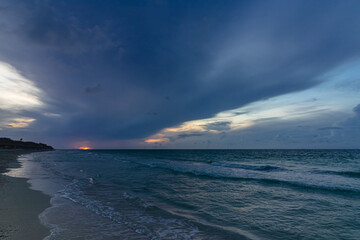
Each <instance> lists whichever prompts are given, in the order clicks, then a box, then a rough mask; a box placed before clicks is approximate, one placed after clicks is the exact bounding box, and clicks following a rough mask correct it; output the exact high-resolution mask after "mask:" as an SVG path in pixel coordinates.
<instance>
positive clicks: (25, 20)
mask: <svg viewBox="0 0 360 240" xmlns="http://www.w3.org/2000/svg"><path fill="white" fill-rule="evenodd" d="M358 10H360V3H357V2H343V1H333V2H304V1H291V2H289V1H272V2H267V1H253V2H241V1H226V2H224V1H211V3H210V2H204V1H186V2H184V1H154V2H151V1H102V2H101V1H100V2H99V1H86V4H85V3H84V2H83V1H74V2H70V1H20V0H18V1H13V0H11V1H10V0H8V1H6V0H5V1H2V2H1V3H0V43H1V44H0V53H1V55H0V61H2V62H5V63H7V64H9V65H11V66H12V67H13V68H14V69H16V70H17V71H19V72H20V73H21V74H22V75H23V76H24V77H25V78H27V79H30V80H31V81H32V82H33V83H34V84H35V85H36V86H37V87H38V88H39V89H41V91H43V92H44V93H46V96H47V97H45V98H44V99H42V102H43V104H44V105H46V107H47V108H46V109H42V110H41V111H40V112H39V111H34V110H31V109H27V112H22V113H21V116H22V117H29V118H34V119H36V121H34V122H33V123H31V125H30V127H29V128H27V129H26V130H25V129H24V131H25V132H21V134H24V133H26V134H27V135H29V136H33V137H36V138H40V139H41V138H49V137H46V136H52V137H53V139H51V141H53V144H55V145H57V146H60V147H64V146H67V145H66V144H64V142H70V141H75V140H84V141H85V140H93V141H125V140H131V139H142V138H145V137H148V136H150V135H152V134H155V133H157V132H159V131H160V130H161V129H164V128H169V127H172V126H177V125H179V124H181V123H183V122H185V121H190V120H195V119H203V118H209V117H212V116H214V115H215V114H217V113H219V112H221V111H224V110H229V109H234V108H238V107H241V106H244V105H245V104H248V103H251V102H254V101H258V100H262V99H268V98H271V97H274V96H278V95H281V94H286V93H291V92H296V91H301V90H304V89H308V88H311V87H313V86H316V85H318V84H319V83H320V82H321V81H322V80H323V79H321V78H320V76H322V75H323V74H324V73H327V72H329V71H331V70H332V69H334V68H336V67H337V66H338V65H341V64H343V63H344V62H346V61H348V60H351V59H353V58H356V57H358V56H359V54H360V48H358V43H359V42H360V32H359V31H358V29H360V16H359V14H358V12H359V11H358ZM29 89H30V88H29ZM314 97H316V96H314ZM1 101H2V102H1V104H4V101H5V100H1ZM2 110H4V108H2ZM18 114H19V113H18ZM207 128H209V129H210V128H211V129H213V130H216V131H223V130H228V128H229V126H228V124H227V123H226V121H224V122H222V123H221V122H220V123H214V124H213V125H208V126H207ZM3 134H10V135H11V134H13V135H14V136H17V135H18V134H20V133H18V132H17V133H15V132H11V131H10V130H9V129H8V130H6V131H4V130H3ZM183 134H185V133H183ZM189 134H198V133H189ZM193 136H194V137H196V135H193ZM179 138H182V139H189V138H190V136H189V135H179ZM55 139H57V140H55ZM259 146H260V147H261V145H259ZM119 147H121V146H119Z"/></svg>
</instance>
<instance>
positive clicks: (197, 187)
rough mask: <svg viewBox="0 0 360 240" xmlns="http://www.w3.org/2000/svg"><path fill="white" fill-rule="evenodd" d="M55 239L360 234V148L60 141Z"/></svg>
mask: <svg viewBox="0 0 360 240" xmlns="http://www.w3.org/2000/svg"><path fill="white" fill-rule="evenodd" d="M21 161H22V163H23V172H24V173H25V175H27V177H29V178H30V179H31V183H32V185H33V187H34V188H36V189H40V190H42V191H44V192H46V193H48V194H49V195H51V196H52V207H51V208H49V209H47V210H46V211H45V212H43V213H42V214H41V215H40V217H41V220H42V222H43V223H44V224H45V225H47V226H48V227H49V228H51V229H52V235H51V236H49V237H48V239H360V151H359V150H324V151H323V150H148V151H145V150H143V151H140V150H134V151H130V150H129V151H125V150H123V151H115V150H114V151H109V150H102V151H95V150H92V151H77V150H71V151H70V150H69V151H54V152H42V153H34V154H30V155H27V156H24V157H23V158H22V159H21Z"/></svg>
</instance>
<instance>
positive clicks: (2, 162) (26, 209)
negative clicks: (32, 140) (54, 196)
mask: <svg viewBox="0 0 360 240" xmlns="http://www.w3.org/2000/svg"><path fill="white" fill-rule="evenodd" d="M24 153H26V152H25V151H1V152H0V173H1V174H0V239H4V240H5V239H6V240H12V239H14V240H23V239H24V240H25V239H27V240H28V239H34V240H36V239H44V238H45V237H46V236H48V235H49V230H48V229H47V228H45V227H44V226H43V225H41V224H40V220H39V217H38V215H39V214H40V213H41V212H42V211H44V210H45V209H46V208H48V207H49V206H50V197H48V196H46V195H44V194H43V193H41V192H39V191H35V190H32V189H30V188H29V187H30V184H29V183H27V179H25V178H14V177H9V176H5V175H3V174H2V173H4V172H5V171H6V169H7V168H14V167H19V166H20V165H19V163H18V162H17V160H16V159H17V156H19V155H20V154H24Z"/></svg>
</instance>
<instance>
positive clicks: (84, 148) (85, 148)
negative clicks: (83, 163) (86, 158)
mask: <svg viewBox="0 0 360 240" xmlns="http://www.w3.org/2000/svg"><path fill="white" fill-rule="evenodd" d="M79 149H81V150H91V147H79Z"/></svg>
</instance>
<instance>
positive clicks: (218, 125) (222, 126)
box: [203, 121, 231, 131]
mask: <svg viewBox="0 0 360 240" xmlns="http://www.w3.org/2000/svg"><path fill="white" fill-rule="evenodd" d="M230 123H231V122H226V121H225V122H214V123H209V124H206V125H203V127H204V128H205V129H206V130H208V131H210V130H215V131H226V130H229V129H230Z"/></svg>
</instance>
